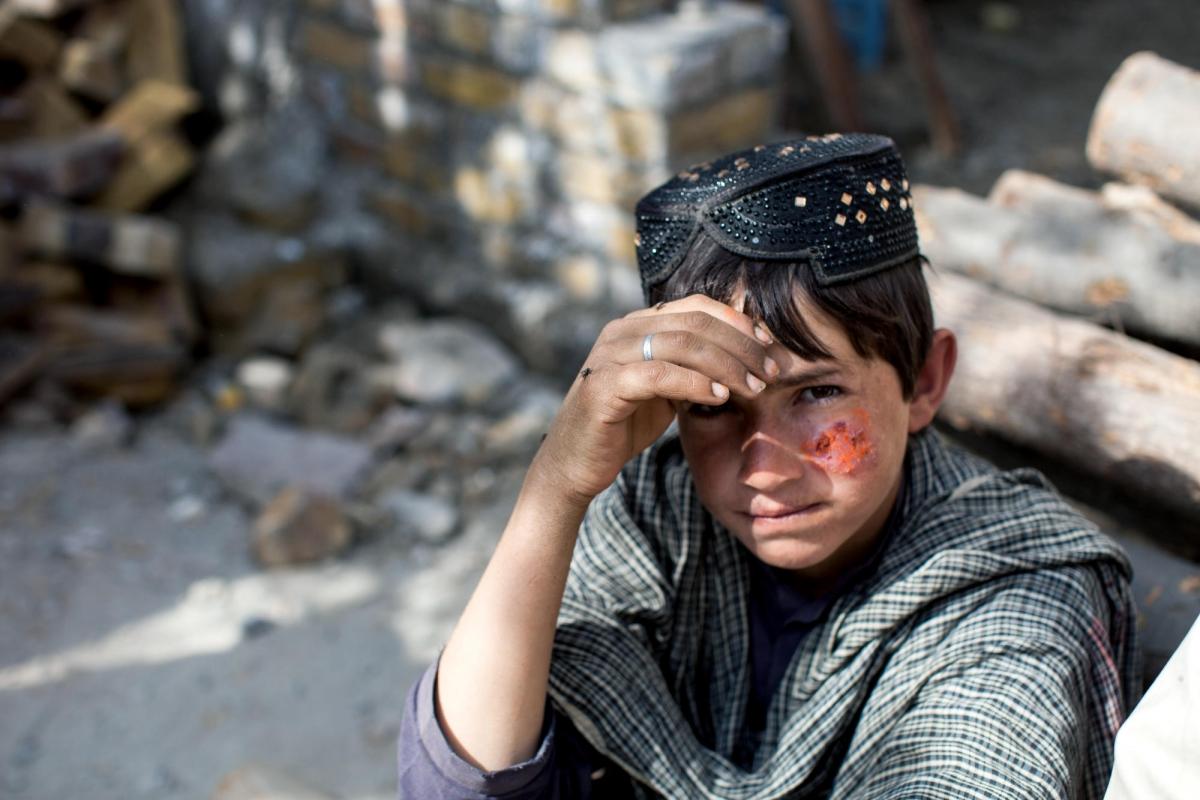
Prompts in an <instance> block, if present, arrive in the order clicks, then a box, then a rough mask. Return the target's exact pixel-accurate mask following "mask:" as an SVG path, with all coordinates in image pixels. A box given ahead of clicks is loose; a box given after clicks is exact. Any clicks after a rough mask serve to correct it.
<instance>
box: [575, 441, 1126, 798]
mask: <svg viewBox="0 0 1200 800" xmlns="http://www.w3.org/2000/svg"><path fill="white" fill-rule="evenodd" d="M905 469H906V481H905V489H904V493H903V496H902V498H901V500H900V502H901V503H902V506H901V515H902V517H901V523H900V527H899V528H898V530H897V531H896V532H895V534H894V536H893V538H892V540H891V541H890V543H889V544H888V546H887V549H886V551H885V552H884V554H883V556H882V560H881V561H880V564H879V567H878V569H877V571H876V572H875V573H874V574H873V575H872V576H871V577H870V578H869V579H868V581H867V582H866V583H865V584H864V585H861V586H858V587H856V588H855V589H854V590H852V591H851V592H850V593H848V594H846V595H844V596H842V597H841V598H839V599H838V600H837V601H836V602H835V603H834V605H833V606H832V608H831V609H830V612H829V614H828V615H827V617H826V619H825V621H824V622H823V623H822V624H821V625H820V626H819V627H818V628H816V629H815V630H814V631H813V632H812V633H811V634H809V636H808V637H806V638H805V639H804V640H803V642H802V643H801V645H800V647H799V649H798V650H797V652H796V654H795V656H794V658H793V660H792V663H791V666H790V668H789V671H788V673H787V675H786V676H785V678H784V680H783V681H782V683H781V685H780V687H779V689H778V691H777V693H776V695H775V697H774V699H773V701H772V705H771V708H770V710H769V712H768V719H767V725H766V729H765V731H764V732H763V734H762V737H761V739H750V738H748V737H750V736H751V734H749V733H748V732H747V729H746V726H745V725H744V724H743V718H744V716H745V711H746V704H747V698H748V696H749V691H750V689H749V682H750V675H749V663H748V660H749V659H748V652H749V645H748V643H749V630H748V623H747V608H746V604H747V596H748V593H749V591H748V589H749V574H748V571H747V562H746V559H747V558H749V556H748V554H747V553H746V551H745V550H744V549H743V548H742V547H741V546H740V545H739V544H737V542H736V541H735V540H734V539H733V537H732V536H731V535H730V534H729V533H728V532H727V531H725V530H724V529H723V528H721V527H720V525H719V524H718V523H716V522H715V521H714V520H713V519H712V517H711V516H710V515H709V514H708V513H707V512H706V511H705V510H704V509H703V507H702V506H701V504H700V502H699V500H698V498H697V497H696V494H695V490H694V486H693V483H692V480H691V476H690V473H689V471H688V468H687V465H686V462H685V461H684V459H683V456H682V454H681V451H680V448H679V443H678V440H677V439H674V438H667V439H664V440H663V441H661V442H659V443H658V444H656V445H655V446H654V447H652V448H651V449H649V450H648V451H646V452H645V453H643V454H642V455H641V456H640V457H638V458H637V459H635V460H634V461H632V462H630V464H629V465H628V466H627V467H626V468H625V470H624V471H623V472H622V474H621V476H620V478H619V479H618V480H617V481H616V483H614V485H613V486H612V487H611V488H610V489H609V490H608V491H607V492H606V493H605V494H603V495H601V496H600V497H599V498H597V500H596V502H595V503H594V504H593V506H592V508H591V509H590V511H589V514H588V516H587V519H586V521H585V523H584V526H583V528H582V530H581V532H580V538H579V542H578V545H577V547H576V551H575V557H574V561H573V563H572V567H571V574H570V578H569V580H568V583H567V589H566V595H565V598H564V602H563V607H562V612H561V615H560V617H559V624H558V634H557V638H556V642H555V648H554V655H553V661H552V665H551V697H552V699H553V701H554V702H555V704H556V706H557V707H558V709H559V710H560V711H561V712H563V713H565V714H567V715H568V716H569V717H570V719H571V721H572V722H573V723H574V725H575V726H576V727H577V728H578V729H579V731H580V732H581V733H582V734H583V736H584V737H585V738H586V739H587V740H588V741H589V742H590V743H591V744H592V745H593V746H594V747H595V748H596V749H597V750H599V751H600V752H601V753H604V754H605V755H607V756H608V757H609V758H611V759H612V760H613V761H614V762H615V763H616V764H617V765H619V766H620V767H621V768H622V769H624V770H625V771H626V772H627V773H628V774H629V775H630V776H631V777H632V778H633V779H634V781H635V783H636V785H637V791H638V792H639V793H640V796H641V797H660V796H661V797H668V798H706V799H707V798H712V800H717V799H718V798H720V800H751V798H753V800H766V798H784V797H788V798H804V797H830V798H834V800H842V799H843V798H947V800H951V799H952V800H962V798H981V799H982V798H988V800H995V799H996V798H1034V797H1039V798H1041V797H1056V798H1058V797H1069V798H1093V797H1095V798H1099V797H1101V796H1102V795H1103V793H1104V788H1105V785H1106V783H1107V781H1108V777H1109V773H1110V771H1111V768H1112V748H1113V739H1114V737H1115V735H1116V732H1117V728H1118V726H1119V725H1120V724H1121V722H1122V720H1123V719H1124V715H1125V713H1126V712H1127V711H1128V709H1130V708H1131V707H1132V706H1133V704H1134V703H1135V702H1136V700H1137V699H1138V694H1139V693H1140V686H1141V681H1140V666H1139V663H1140V662H1139V657H1138V650H1137V642H1136V638H1135V628H1134V621H1135V618H1134V611H1133V605H1132V600H1131V597H1130V592H1129V578H1130V566H1129V562H1128V560H1127V559H1126V557H1125V555H1124V554H1123V553H1122V552H1121V550H1120V548H1119V547H1118V546H1117V545H1115V544H1114V543H1113V542H1112V541H1111V540H1109V539H1108V538H1107V537H1105V536H1104V535H1103V534H1101V533H1099V532H1098V531H1097V530H1096V529H1095V528H1094V527H1093V526H1092V525H1091V524H1090V523H1089V522H1088V521H1087V520H1085V519H1083V518H1081V517H1080V516H1079V515H1078V514H1076V513H1075V512H1074V511H1073V510H1071V509H1070V507H1069V506H1067V505H1066V503H1064V502H1063V501H1062V500H1061V499H1060V498H1059V497H1058V496H1057V495H1056V494H1055V492H1054V490H1053V489H1052V488H1051V487H1050V486H1049V484H1047V483H1046V481H1045V479H1044V478H1042V477H1041V475H1039V474H1038V473H1037V472H1035V471H1033V470H1015V471H1011V472H1001V471H998V470H996V469H995V468H994V467H992V466H991V465H988V464H986V463H985V462H982V461H980V460H978V459H975V458H974V457H971V456H969V455H967V454H965V453H963V452H961V451H958V450H956V449H953V448H950V447H948V446H947V445H945V444H943V442H942V441H941V440H940V438H939V437H938V436H937V434H936V433H933V432H925V433H922V434H919V435H917V436H914V437H912V438H911V439H910V441H909V448H908V455H907V457H906V462H905Z"/></svg>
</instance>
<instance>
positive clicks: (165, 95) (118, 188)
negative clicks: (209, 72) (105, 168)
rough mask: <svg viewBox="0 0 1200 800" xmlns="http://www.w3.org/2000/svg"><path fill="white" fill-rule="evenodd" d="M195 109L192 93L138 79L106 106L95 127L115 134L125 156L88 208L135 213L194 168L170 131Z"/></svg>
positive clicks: (191, 157)
mask: <svg viewBox="0 0 1200 800" xmlns="http://www.w3.org/2000/svg"><path fill="white" fill-rule="evenodd" d="M199 106H200V97H199V95H198V94H196V92H194V91H192V90H191V89H189V88H187V87H186V86H180V85H178V84H174V83H168V82H165V81H161V80H144V81H142V82H141V83H139V84H138V85H137V86H136V87H135V88H134V89H132V90H131V91H129V92H128V93H126V94H125V96H124V97H122V98H121V99H120V100H118V101H117V102H116V103H114V104H113V105H112V106H110V107H109V108H108V109H107V110H106V111H105V113H104V115H103V116H102V117H101V118H100V126H101V127H103V128H105V129H107V130H111V131H116V132H117V133H119V134H120V135H121V137H122V138H123V139H124V140H125V141H126V142H127V143H128V145H129V147H130V149H131V152H130V153H129V155H128V157H127V158H126V159H125V162H124V163H123V164H122V165H121V169H120V172H119V173H118V174H117V176H116V177H115V178H114V179H113V181H112V182H111V184H110V185H109V186H108V188H107V189H106V190H105V191H104V193H103V194H101V195H100V196H99V197H97V198H96V200H95V201H94V203H93V205H95V206H96V207H97V208H102V209H106V210H108V211H125V212H129V211H141V210H143V209H145V208H146V207H147V206H148V205H150V203H152V202H153V201H154V199H155V198H157V197H158V196H159V195H160V194H162V193H163V192H165V191H166V190H168V189H170V188H171V187H173V186H175V185H176V184H177V183H179V181H181V180H182V179H183V178H184V177H186V176H187V175H188V174H189V173H190V172H191V171H192V169H193V167H194V166H195V162H196V157H195V155H194V154H193V152H192V148H191V147H190V146H189V145H188V144H187V143H186V142H184V140H183V139H182V138H181V137H180V136H178V135H177V134H176V133H174V131H173V130H172V129H173V128H174V126H175V125H176V124H177V123H178V122H179V120H180V119H182V118H183V117H184V116H185V115H187V114H189V113H191V112H192V111H195V110H196V109H197V108H199Z"/></svg>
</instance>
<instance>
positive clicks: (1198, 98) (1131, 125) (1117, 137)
mask: <svg viewBox="0 0 1200 800" xmlns="http://www.w3.org/2000/svg"><path fill="white" fill-rule="evenodd" d="M1197 133H1200V72H1197V71H1196V70H1194V69H1188V68H1187V67H1184V66H1180V65H1179V64H1175V63H1173V62H1171V61H1168V60H1166V59H1164V58H1159V57H1158V56H1157V55H1155V54H1154V53H1149V52H1141V53H1134V54H1133V55H1131V56H1130V57H1129V58H1127V59H1125V61H1124V62H1123V63H1122V64H1121V66H1120V67H1119V68H1118V69H1117V71H1116V73H1114V74H1113V76H1112V78H1111V79H1110V80H1109V82H1108V85H1107V86H1106V87H1104V91H1103V93H1101V95H1100V101H1099V102H1098V103H1097V104H1096V111H1095V113H1094V114H1093V116H1092V124H1091V128H1090V130H1089V131H1088V139H1087V156H1088V161H1090V162H1091V164H1092V166H1094V167H1095V168H1096V169H1099V170H1103V171H1105V172H1113V173H1116V174H1117V175H1120V176H1121V177H1122V178H1124V179H1125V180H1127V181H1129V182H1130V183H1139V184H1143V185H1145V186H1149V187H1150V188H1151V189H1153V190H1154V191H1156V192H1158V193H1159V194H1161V195H1163V196H1164V197H1170V198H1172V199H1174V200H1178V201H1179V202H1181V203H1185V204H1187V205H1189V206H1193V207H1195V208H1200V149H1198V148H1197V147H1196V136H1197Z"/></svg>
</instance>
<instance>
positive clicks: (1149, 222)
mask: <svg viewBox="0 0 1200 800" xmlns="http://www.w3.org/2000/svg"><path fill="white" fill-rule="evenodd" d="M913 194H914V197H915V199H916V202H915V206H916V209H917V223H918V225H919V227H920V234H921V247H922V250H923V251H924V252H925V254H926V255H927V256H928V257H929V258H930V260H931V261H932V263H933V265H934V266H935V267H945V268H947V269H951V270H954V271H957V272H963V273H966V274H968V275H970V276H971V277H973V278H978V279H980V280H982V281H984V282H985V283H988V284H991V285H993V286H998V287H1000V288H1002V289H1004V290H1006V291H1008V292H1011V293H1013V294H1016V295H1020V296H1022V297H1026V298H1028V299H1030V300H1033V301H1035V302H1037V303H1040V304H1043V305H1047V306H1050V307H1052V308H1056V309H1060V310H1062V311H1068V312H1071V313H1074V314H1081V315H1083V316H1086V317H1088V318H1090V319H1093V320H1095V321H1098V322H1106V323H1109V324H1112V325H1114V326H1116V327H1118V328H1121V329H1125V328H1128V329H1130V330H1132V331H1136V332H1138V333H1143V334H1148V335H1151V336H1154V337H1158V338H1163V339H1170V340H1174V341H1178V342H1184V343H1187V344H1189V345H1192V346H1200V223H1196V222H1195V221H1194V220H1192V219H1190V218H1188V217H1187V216H1186V215H1185V214H1183V213H1181V212H1179V211H1178V210H1177V209H1174V208H1172V207H1170V206H1169V205H1167V204H1166V203H1164V202H1162V201H1161V200H1160V199H1158V198H1157V197H1156V196H1155V195H1154V194H1153V193H1151V192H1149V191H1148V190H1146V189H1144V188H1141V187H1129V186H1121V185H1116V184H1110V185H1109V186H1108V187H1105V190H1104V192H1103V193H1096V192H1090V191H1085V190H1083V189H1076V188H1074V187H1070V186H1064V185H1063V184H1060V183H1056V182H1055V181H1052V180H1051V179H1049V178H1045V177H1042V176H1040V175H1034V174H1032V173H1028V172H1020V171H1015V170H1014V171H1009V172H1006V173H1005V174H1004V175H1003V176H1001V178H1000V180H999V181H997V182H996V186H995V188H994V189H993V190H992V201H991V202H987V201H985V200H983V199H982V198H978V197H974V196H972V195H969V194H966V193H964V192H961V191H958V190H956V189H939V188H934V187H927V186H919V187H917V188H916V189H915V190H914V192H913Z"/></svg>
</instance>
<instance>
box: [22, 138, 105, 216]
mask: <svg viewBox="0 0 1200 800" xmlns="http://www.w3.org/2000/svg"><path fill="white" fill-rule="evenodd" d="M124 151H125V143H124V142H123V141H122V139H121V137H120V136H118V135H117V134H116V133H114V132H112V131H107V130H92V131H87V132H84V133H81V134H78V135H76V136H71V137H69V138H66V139H55V140H33V141H27V142H23V143H20V144H14V145H6V146H0V202H3V203H5V204H15V203H23V202H25V200H27V199H28V198H29V197H30V196H35V195H36V196H44V195H50V196H53V197H57V198H60V199H63V200H69V199H73V198H81V197H88V196H90V195H93V194H95V193H96V192H98V191H99V190H100V189H102V188H104V186H105V185H106V184H108V183H109V181H110V180H112V178H113V176H114V175H115V174H116V173H117V167H118V164H119V163H120V160H121V155H122V154H123V153H124Z"/></svg>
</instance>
